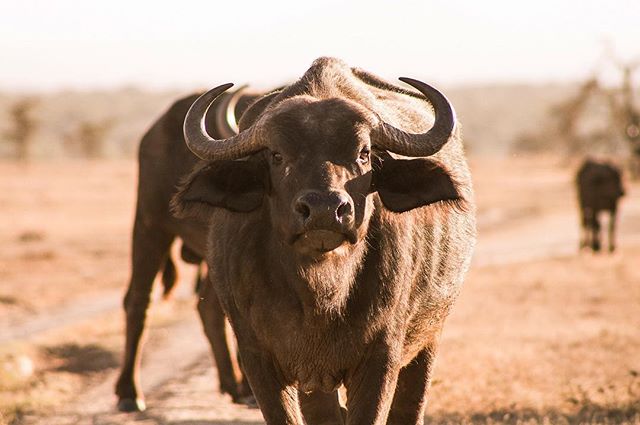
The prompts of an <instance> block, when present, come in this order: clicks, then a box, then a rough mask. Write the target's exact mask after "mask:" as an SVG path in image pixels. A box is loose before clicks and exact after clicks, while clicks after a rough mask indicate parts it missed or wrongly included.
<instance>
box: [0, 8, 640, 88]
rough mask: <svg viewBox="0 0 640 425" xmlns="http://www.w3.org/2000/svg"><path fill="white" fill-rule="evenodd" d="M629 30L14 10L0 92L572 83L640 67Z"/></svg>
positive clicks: (561, 22)
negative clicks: (385, 81) (622, 65)
mask: <svg viewBox="0 0 640 425" xmlns="http://www.w3.org/2000/svg"><path fill="white" fill-rule="evenodd" d="M639 18H640V2H639V1H637V0H626V1H624V0H620V1H615V0H613V1H612V0H608V1H600V0H588V1H585V0H564V1H558V0H542V1H537V2H515V1H512V2H509V1H497V0H493V1H483V2H469V1H458V0H456V1H451V0H446V1H445V0H442V1H424V0H422V1H420V0H416V1H399V2H384V1H378V0H368V1H352V2H344V1H337V0H326V1H323V2H312V3H311V2H310V3H306V2H299V1H291V0H280V1H268V2H266V1H265V2H258V1H255V2H251V1H246V0H244V1H242V0H238V1H227V2H217V1H204V0H203V1H199V0H183V1H180V2H157V1H146V0H145V1H130V0H111V1H109V2H88V1H87V2H81V1H77V0H56V1H50V0H22V1H19V2H17V1H12V2H4V4H3V5H2V6H0V57H1V58H2V65H1V66H0V90H3V91H21V90H29V91H32V90H60V89H95V88H110V87H121V86H141V87H144V88H154V89H167V88H193V87H209V86H212V85H216V84H219V83H221V82H227V81H231V82H236V83H244V82H250V83H252V84H254V85H258V86H268V85H273V84H279V83H281V82H284V81H287V80H288V79H291V78H294V77H296V76H299V75H300V74H301V73H302V72H304V70H305V69H306V68H307V67H308V66H309V64H310V63H311V62H312V61H313V59H314V58H316V57H318V56H323V55H330V56H337V57H341V58H343V59H345V60H346V61H347V62H348V63H349V64H351V65H355V66H359V67H363V68H366V69H368V70H371V71H373V72H375V73H377V74H380V75H382V76H384V77H386V78H389V79H395V78H396V77H398V76H412V77H417V78H426V79H428V80H429V81H433V82H436V83H440V84H447V85H451V84H476V83H489V82H555V81H572V80H578V79H581V78H584V77H585V76H587V75H588V74H589V73H591V72H593V70H594V69H595V67H596V66H597V65H598V63H599V61H600V58H602V56H603V52H604V51H608V52H610V54H612V55H615V57H617V58H618V59H619V60H622V61H630V60H634V59H636V58H640V25H638V19H639ZM605 46H608V47H607V48H605ZM600 62H601V61H600Z"/></svg>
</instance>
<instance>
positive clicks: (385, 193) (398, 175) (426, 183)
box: [372, 158, 461, 212]
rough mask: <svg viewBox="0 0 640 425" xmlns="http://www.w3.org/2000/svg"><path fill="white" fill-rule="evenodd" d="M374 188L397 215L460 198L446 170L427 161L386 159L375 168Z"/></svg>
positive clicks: (423, 159)
mask: <svg viewBox="0 0 640 425" xmlns="http://www.w3.org/2000/svg"><path fill="white" fill-rule="evenodd" d="M372 185H373V187H372V190H373V191H376V190H377V191H378V195H380V199H381V200H382V203H383V204H384V206H385V207H386V208H387V209H388V210H390V211H394V212H404V211H409V210H412V209H414V208H419V207H423V206H426V205H431V204H433V203H435V202H439V201H458V200H460V199H461V195H460V193H459V192H458V189H457V185H456V182H455V181H454V180H453V178H452V177H451V176H450V175H449V173H448V172H447V170H446V169H445V168H444V167H443V166H442V165H440V164H439V163H437V162H435V161H433V160H431V159H428V158H418V159H409V160H405V159H393V158H387V159H385V160H384V161H382V162H381V164H380V166H379V167H378V168H377V169H375V171H374V173H373V182H372Z"/></svg>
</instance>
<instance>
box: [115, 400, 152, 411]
mask: <svg viewBox="0 0 640 425" xmlns="http://www.w3.org/2000/svg"><path fill="white" fill-rule="evenodd" d="M146 408H147V406H146V404H144V400H142V399H140V398H136V399H133V398H122V399H120V401H118V410H119V411H121V412H144V410H145V409H146Z"/></svg>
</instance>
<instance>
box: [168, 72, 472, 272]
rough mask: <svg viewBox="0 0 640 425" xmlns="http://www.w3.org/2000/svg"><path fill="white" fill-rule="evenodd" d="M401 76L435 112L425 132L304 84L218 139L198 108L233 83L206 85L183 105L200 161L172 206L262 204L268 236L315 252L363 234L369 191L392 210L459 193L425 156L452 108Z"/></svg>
mask: <svg viewBox="0 0 640 425" xmlns="http://www.w3.org/2000/svg"><path fill="white" fill-rule="evenodd" d="M402 80H403V81H405V82H406V83H408V84H410V85H412V86H413V87H415V88H416V89H418V90H419V91H420V93H422V95H424V97H425V98H426V99H424V98H423V100H425V102H426V101H428V102H429V103H430V104H431V105H432V107H433V109H434V112H435V122H434V124H433V126H432V127H431V129H430V130H429V131H427V132H426V133H422V134H412V133H407V132H405V131H402V130H400V129H398V128H396V127H394V126H392V125H391V124H389V123H387V122H385V121H384V120H383V119H382V118H381V115H380V114H379V113H378V111H376V110H374V109H372V108H370V107H368V106H365V105H363V104H362V103H360V102H358V100H357V97H354V98H351V97H349V96H343V97H335V96H325V97H320V96H314V95H312V94H309V93H303V94H295V95H290V96H280V98H279V97H275V98H274V99H273V101H272V102H271V103H269V105H268V106H266V107H265V108H264V110H263V111H262V112H261V113H260V114H259V115H257V117H256V118H255V120H254V121H253V122H252V123H251V125H249V126H247V127H246V128H244V129H242V130H241V131H240V132H239V133H238V134H236V135H235V136H232V137H228V138H226V139H222V140H216V139H213V138H212V137H211V136H210V135H209V134H207V131H206V129H205V127H204V117H205V115H206V112H207V109H208V108H209V106H210V105H211V103H212V102H213V100H215V98H216V97H218V96H219V95H220V94H222V93H223V92H224V91H225V90H227V89H228V88H229V87H231V84H225V85H222V86H219V87H216V88H215V89H213V90H211V91H209V92H208V93H205V94H204V95H202V96H201V97H200V98H199V99H198V100H196V101H195V102H194V104H193V106H192V107H191V109H190V110H189V112H188V114H187V116H186V118H185V122H184V134H185V139H186V142H187V145H188V146H189V148H190V149H191V150H192V151H193V153H195V154H196V155H197V156H198V157H200V158H201V159H203V160H205V161H206V164H204V165H203V166H202V167H200V168H199V169H197V170H196V171H195V172H194V173H193V174H192V175H191V176H190V177H189V178H188V179H187V180H186V181H185V183H184V185H183V187H182V188H181V189H180V191H179V193H178V194H177V195H176V197H175V199H174V209H175V210H176V211H177V212H178V213H179V214H180V213H182V214H183V215H186V214H189V213H190V212H195V213H196V214H199V215H200V216H203V217H204V218H206V216H208V215H209V214H211V210H210V209H211V208H223V209H226V210H229V211H232V212H236V213H249V212H252V211H255V210H258V209H260V210H261V211H262V212H263V213H264V214H268V217H269V218H268V220H269V223H268V224H269V225H270V226H271V229H272V231H273V232H274V237H276V238H279V239H280V240H282V241H284V242H285V243H286V245H287V246H289V247H290V248H291V249H292V251H293V252H294V253H296V254H299V255H300V256H302V257H305V258H312V259H321V258H323V257H325V256H327V255H333V254H335V255H341V254H344V253H348V252H349V250H350V249H352V248H353V247H354V246H357V245H358V244H359V243H361V242H362V241H363V240H364V239H365V236H366V234H367V230H368V225H369V220H370V218H371V217H372V213H373V210H374V208H375V207H374V205H375V202H374V196H370V195H372V194H373V193H376V192H377V194H378V195H379V197H380V200H381V201H382V204H383V206H384V208H386V209H388V210H390V211H393V212H396V213H401V212H405V211H408V210H412V209H414V208H418V207H422V206H425V205H429V204H432V203H435V202H438V201H443V200H457V199H459V198H460V194H459V191H458V190H457V187H456V184H455V182H454V180H453V179H452V177H451V176H450V175H449V173H448V170H447V169H445V167H444V166H443V165H442V164H441V163H440V162H438V161H437V160H435V159H433V158H428V157H429V156H431V155H433V154H435V153H437V152H438V151H439V150H440V149H441V148H442V146H443V145H444V144H445V143H446V142H447V141H448V140H449V138H450V137H451V135H452V133H453V131H454V127H455V122H456V121H455V113H454V111H453V108H452V107H451V105H450V104H449V102H448V101H447V99H446V98H445V97H444V96H443V95H442V94H441V93H440V92H438V91H437V90H436V89H434V88H433V87H431V86H429V85H427V84H424V83H422V82H420V81H416V80H412V79H408V78H404V79H402ZM415 96H419V95H417V94H415ZM425 108H428V105H427V104H426V103H425ZM248 113H249V114H250V113H251V110H249V112H248ZM389 152H391V153H393V154H395V155H392V154H391V153H389ZM407 157H411V158H407Z"/></svg>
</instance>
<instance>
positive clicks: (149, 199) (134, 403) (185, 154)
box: [116, 94, 261, 411]
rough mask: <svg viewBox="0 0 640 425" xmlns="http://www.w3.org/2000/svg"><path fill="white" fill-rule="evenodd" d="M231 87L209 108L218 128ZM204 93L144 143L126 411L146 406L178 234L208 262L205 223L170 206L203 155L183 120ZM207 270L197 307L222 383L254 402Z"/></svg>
mask: <svg viewBox="0 0 640 425" xmlns="http://www.w3.org/2000/svg"><path fill="white" fill-rule="evenodd" d="M229 96H232V94H225V97H221V98H220V99H219V100H218V101H216V103H215V104H214V105H212V107H211V113H210V114H208V115H207V128H208V129H209V131H211V133H212V134H216V135H219V134H221V130H220V129H219V128H218V126H219V124H217V123H216V120H215V116H216V114H217V113H218V112H220V111H219V109H220V108H222V107H224V106H225V101H226V100H228V97H229ZM197 97H198V95H190V96H187V97H185V98H182V99H180V100H178V101H176V102H175V103H174V104H173V105H172V106H171V107H170V108H169V109H168V110H167V111H166V112H165V113H164V114H163V115H162V116H161V117H160V118H159V119H158V120H157V121H156V122H155V123H154V124H153V125H152V126H151V128H150V129H149V130H148V131H147V132H146V134H145V135H144V136H143V138H142V141H141V142H140V148H139V157H138V162H139V177H138V196H137V204H136V212H135V222H134V229H133V235H132V242H133V243H132V252H131V255H132V271H131V280H130V282H129V287H128V289H127V293H126V295H125V298H124V309H125V312H126V342H125V350H124V362H123V365H122V369H121V372H120V376H119V378H118V381H117V384H116V394H117V396H118V407H119V409H120V410H123V411H135V410H144V408H145V405H144V399H143V394H142V391H141V389H140V385H139V382H138V380H139V378H138V375H139V367H140V365H139V363H140V352H141V348H142V343H141V341H142V336H143V331H144V328H145V319H146V311H147V308H148V306H149V297H150V294H151V289H152V284H153V281H154V278H155V276H156V274H157V273H158V272H159V271H162V283H163V286H164V294H165V296H168V295H169V294H170V292H171V290H172V289H173V287H174V285H175V282H176V279H177V273H176V268H175V264H174V263H173V260H172V259H171V257H170V252H169V250H170V247H171V244H172V242H173V241H174V239H176V238H180V239H181V240H182V249H181V257H182V259H183V260H184V261H186V262H187V263H190V264H197V265H200V264H201V263H202V262H203V258H204V255H205V254H204V253H205V246H206V241H205V239H206V225H205V223H203V222H202V221H199V220H197V219H193V218H188V219H177V218H175V217H174V216H173V215H172V214H171V212H170V208H169V202H170V200H171V197H172V196H173V195H174V193H175V191H176V187H177V186H178V183H179V182H180V180H181V179H183V178H184V177H185V176H186V175H188V174H189V172H190V171H191V169H192V168H193V167H194V165H195V164H197V163H198V162H200V161H199V159H198V158H197V157H196V156H195V155H193V154H192V153H191V152H190V151H189V149H187V147H186V146H185V142H184V135H183V132H182V123H183V122H184V117H185V115H186V113H187V110H188V109H189V106H191V104H192V103H193V101H194V100H195V99H196V98H197ZM258 97H261V96H258V95H251V94H247V95H243V96H241V97H240V99H239V101H238V103H237V105H236V110H235V112H236V115H237V116H240V115H241V114H242V113H243V112H244V111H245V110H246V109H247V107H248V106H249V104H250V103H252V102H253V101H254V100H256V99H257V98H258ZM207 281H208V276H207V274H206V273H204V274H203V275H199V276H198V282H197V285H196V290H197V291H198V293H199V302H198V312H199V314H200V318H201V321H202V324H203V328H204V331H205V334H206V336H207V338H208V339H209V342H210V344H211V348H212V351H213V354H214V358H215V362H216V364H217V367H218V375H219V377H220V390H221V391H222V392H224V393H228V394H230V395H231V396H232V398H233V400H234V401H236V402H244V401H249V400H248V398H251V392H250V389H249V387H248V384H247V383H246V382H245V381H244V380H242V379H240V380H238V378H237V375H238V365H237V362H236V360H235V358H234V356H232V354H231V351H230V349H229V347H228V346H227V336H226V333H225V332H226V331H225V320H224V314H223V311H222V309H221V307H220V306H219V303H218V300H217V297H216V295H215V293H214V292H213V290H212V288H211V285H209V284H203V282H207Z"/></svg>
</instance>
